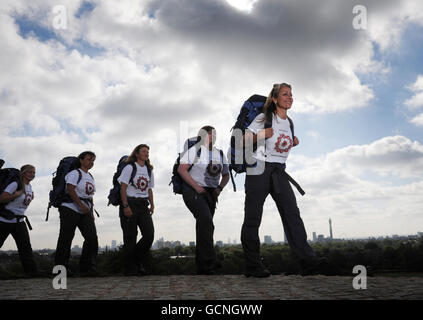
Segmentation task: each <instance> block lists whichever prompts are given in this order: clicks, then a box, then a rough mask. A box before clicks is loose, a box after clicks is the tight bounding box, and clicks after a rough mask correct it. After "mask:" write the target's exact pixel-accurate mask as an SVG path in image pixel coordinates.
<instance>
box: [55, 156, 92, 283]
mask: <svg viewBox="0 0 423 320" xmlns="http://www.w3.org/2000/svg"><path fill="white" fill-rule="evenodd" d="M78 159H79V161H80V167H79V168H77V169H74V170H72V171H70V172H69V173H68V174H67V175H66V176H65V182H66V193H67V194H68V195H69V197H70V199H71V202H62V203H61V205H60V207H59V214H60V231H59V238H58V240H57V247H56V255H55V264H56V265H63V266H65V267H66V268H67V274H68V275H70V276H72V275H73V272H72V271H71V270H70V269H69V258H70V252H71V246H72V240H73V238H74V236H75V230H76V228H78V229H79V230H80V232H81V234H82V237H83V238H84V243H83V246H82V253H81V258H80V261H79V271H80V273H81V275H83V276H85V275H86V276H95V275H96V274H97V254H98V237H97V229H96V226H95V222H94V213H93V211H94V202H93V196H94V193H95V191H96V188H95V181H94V177H93V176H92V175H91V173H90V172H89V170H91V169H92V168H93V166H94V161H95V159H96V155H95V154H94V152H92V151H85V152H82V153H81V154H80V155H79V156H78Z"/></svg>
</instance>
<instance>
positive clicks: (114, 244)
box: [112, 240, 117, 250]
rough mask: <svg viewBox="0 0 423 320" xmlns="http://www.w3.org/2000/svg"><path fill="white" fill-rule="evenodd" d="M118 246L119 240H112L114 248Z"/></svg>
mask: <svg viewBox="0 0 423 320" xmlns="http://www.w3.org/2000/svg"><path fill="white" fill-rule="evenodd" d="M116 246H117V241H116V240H112V250H115V249H116Z"/></svg>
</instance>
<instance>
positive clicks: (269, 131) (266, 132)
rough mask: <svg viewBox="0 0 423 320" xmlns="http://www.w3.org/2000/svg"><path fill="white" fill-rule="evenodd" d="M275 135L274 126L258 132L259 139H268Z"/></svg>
mask: <svg viewBox="0 0 423 320" xmlns="http://www.w3.org/2000/svg"><path fill="white" fill-rule="evenodd" d="M271 136H273V128H267V129H262V130H260V131H259V132H258V133H257V140H262V139H267V138H270V137H271Z"/></svg>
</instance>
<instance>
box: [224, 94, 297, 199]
mask: <svg viewBox="0 0 423 320" xmlns="http://www.w3.org/2000/svg"><path fill="white" fill-rule="evenodd" d="M266 99H267V98H266V97H265V96H261V95H258V94H255V95H252V96H251V97H250V98H248V100H247V101H245V102H244V104H243V105H242V107H241V110H240V113H239V115H238V118H237V120H236V122H235V124H234V126H233V127H232V129H231V131H233V130H234V129H239V130H241V131H242V135H244V134H245V129H247V128H248V126H249V125H250V124H251V122H253V120H254V119H255V118H256V117H257V116H258V115H259V114H260V113H263V106H264V103H265V102H266ZM288 120H289V124H290V127H291V132H292V140H294V123H293V122H292V120H291V118H289V117H288ZM271 127H272V118H271V117H266V119H265V122H264V128H265V129H267V128H271ZM237 137H238V136H236V135H234V133H232V135H231V143H230V145H231V147H230V159H229V172H230V174H231V180H232V185H233V187H234V191H236V186H235V181H234V178H233V175H232V171H235V173H236V174H238V173H243V172H246V170H247V167H254V166H255V164H252V165H251V164H248V163H247V162H246V160H245V159H246V156H245V147H244V145H243V147H242V150H237V148H236V145H239V144H240V141H237V140H236V139H237ZM240 153H241V154H240ZM237 155H238V157H239V156H241V157H242V160H243V161H242V163H236V161H235V159H236V156H237Z"/></svg>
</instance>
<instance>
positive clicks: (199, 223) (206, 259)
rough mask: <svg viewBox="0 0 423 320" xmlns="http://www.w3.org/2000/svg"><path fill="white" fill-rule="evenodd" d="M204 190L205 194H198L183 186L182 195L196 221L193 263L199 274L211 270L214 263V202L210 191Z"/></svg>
mask: <svg viewBox="0 0 423 320" xmlns="http://www.w3.org/2000/svg"><path fill="white" fill-rule="evenodd" d="M206 190H207V192H206V193H205V194H198V193H197V192H196V191H195V190H194V189H193V188H191V187H189V186H184V189H183V193H182V197H183V199H184V202H185V205H186V206H187V208H188V209H189V211H191V213H192V215H193V216H194V218H195V220H196V224H195V231H196V248H195V262H196V266H197V271H200V272H201V271H208V270H212V269H213V268H214V266H215V263H216V252H215V251H214V240H213V234H214V224H213V216H214V212H215V210H216V201H215V199H214V198H213V196H212V189H207V188H206Z"/></svg>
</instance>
